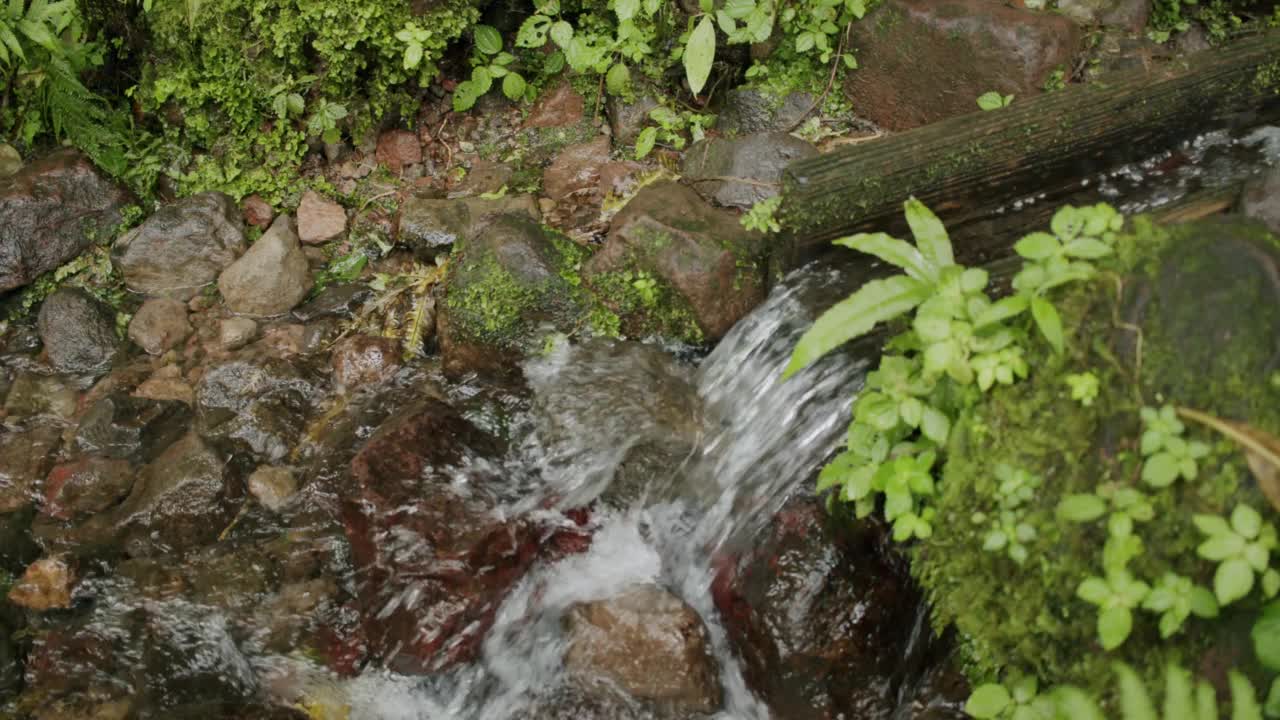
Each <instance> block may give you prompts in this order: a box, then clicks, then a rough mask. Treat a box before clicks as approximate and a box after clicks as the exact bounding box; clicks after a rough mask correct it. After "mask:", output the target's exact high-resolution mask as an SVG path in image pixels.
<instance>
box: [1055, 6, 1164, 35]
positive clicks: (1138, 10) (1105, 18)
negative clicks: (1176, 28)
mask: <svg viewBox="0 0 1280 720" xmlns="http://www.w3.org/2000/svg"><path fill="white" fill-rule="evenodd" d="M1058 12H1060V13H1062V14H1063V15H1066V16H1067V17H1069V18H1071V19H1072V20H1074V21H1076V22H1077V23H1080V24H1081V25H1113V26H1116V27H1122V28H1124V29H1126V30H1129V31H1133V32H1136V31H1138V30H1141V29H1142V28H1144V27H1146V24H1147V20H1148V19H1149V18H1150V17H1151V2H1150V1H1149V0H1058Z"/></svg>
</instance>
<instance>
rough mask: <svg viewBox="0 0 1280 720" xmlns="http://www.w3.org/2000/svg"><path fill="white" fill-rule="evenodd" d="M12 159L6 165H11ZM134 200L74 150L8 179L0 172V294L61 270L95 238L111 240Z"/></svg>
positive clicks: (47, 158)
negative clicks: (58, 268)
mask: <svg viewBox="0 0 1280 720" xmlns="http://www.w3.org/2000/svg"><path fill="white" fill-rule="evenodd" d="M4 147H8V146H7V145H6V146H4ZM9 149H10V151H12V148H9ZM13 154H14V155H16V153H13ZM11 160H12V157H9V158H8V159H7V160H6V161H5V162H6V164H8V166H9V167H12V165H11V164H9V163H11ZM18 165H19V167H21V160H19V161H18ZM132 200H133V197H132V196H131V195H130V193H129V191H128V190H125V189H124V188H123V187H122V186H120V185H119V184H117V183H115V182H113V181H112V180H110V179H109V178H107V176H106V175H105V174H104V173H102V172H101V171H99V170H98V169H97V168H95V167H94V166H93V163H91V162H89V160H88V159H87V158H85V156H84V155H82V154H80V153H79V152H77V151H75V150H59V151H58V152H55V153H52V154H50V155H48V156H46V157H44V158H41V159H40V160H36V161H35V162H33V163H31V164H30V165H27V166H26V167H21V169H19V170H16V172H14V173H13V174H12V175H11V176H9V177H4V176H3V175H2V174H0V292H4V291H7V290H12V289H13V288H17V287H22V286H23V285H26V284H28V283H30V282H32V281H33V280H35V279H36V278H37V277H39V276H40V275H42V274H43V273H46V272H49V271H50V270H53V269H55V268H57V267H58V266H59V265H62V264H63V263H65V262H67V261H68V260H71V259H72V258H74V257H75V256H77V255H79V254H80V253H82V252H84V251H85V250H87V249H88V248H89V245H90V244H91V243H92V242H93V240H94V239H97V240H106V239H107V238H108V237H109V236H110V235H111V234H112V232H113V231H114V230H115V228H116V226H118V225H119V224H120V221H121V219H122V216H121V210H122V209H123V208H124V207H125V206H126V205H128V204H129V203H130V202H132Z"/></svg>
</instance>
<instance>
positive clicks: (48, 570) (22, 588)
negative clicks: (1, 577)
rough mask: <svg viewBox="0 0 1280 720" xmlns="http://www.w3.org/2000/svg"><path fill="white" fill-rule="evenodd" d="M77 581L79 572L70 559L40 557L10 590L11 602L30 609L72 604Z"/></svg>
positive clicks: (63, 606)
mask: <svg viewBox="0 0 1280 720" xmlns="http://www.w3.org/2000/svg"><path fill="white" fill-rule="evenodd" d="M74 585H75V574H74V573H73V572H72V570H71V566H70V565H69V564H67V561H66V560H64V559H62V558H57V557H44V558H40V559H39V560H37V561H35V562H33V563H31V565H30V566H28V567H27V570H26V572H24V573H22V577H21V578H19V579H18V582H17V583H16V584H15V585H14V586H13V589H12V590H10V591H9V602H11V603H13V604H14V605H17V606H18V607H24V608H27V609H28V610H39V611H43V610H53V609H56V608H69V607H71V589H72V587H73V586H74Z"/></svg>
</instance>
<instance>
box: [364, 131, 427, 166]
mask: <svg viewBox="0 0 1280 720" xmlns="http://www.w3.org/2000/svg"><path fill="white" fill-rule="evenodd" d="M375 157H376V158H377V160H378V162H379V163H381V164H383V165H385V166H387V169H388V170H390V171H391V172H393V173H399V172H401V171H403V170H404V169H405V168H406V167H408V166H410V165H417V164H418V163H420V162H422V144H421V143H419V142H418V136H417V135H414V134H413V133H411V132H409V131H408V130H388V131H386V132H384V133H382V135H380V136H379V137H378V150H377V153H376V155H375Z"/></svg>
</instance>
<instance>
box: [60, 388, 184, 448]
mask: <svg viewBox="0 0 1280 720" xmlns="http://www.w3.org/2000/svg"><path fill="white" fill-rule="evenodd" d="M191 416H192V414H191V408H190V407H189V406H188V405H186V404H185V403H182V402H178V401H176V400H148V399H146V398H140V397H132V396H129V395H125V394H123V393H113V394H111V395H108V396H107V397H104V398H102V399H101V400H98V401H97V402H95V403H94V404H93V405H91V406H89V409H88V410H86V411H85V413H84V416H83V417H81V418H80V424H79V425H78V426H77V427H76V434H75V442H74V446H75V449H76V450H77V451H79V452H81V453H88V454H96V455H105V456H107V457H113V458H121V459H128V460H132V461H134V462H137V463H139V464H142V463H147V462H150V461H152V460H154V459H155V457H156V456H157V455H159V454H160V452H161V451H162V450H164V449H165V448H166V447H168V446H169V445H171V444H172V443H173V442H174V441H175V440H177V439H178V437H180V436H181V435H182V434H183V433H184V432H186V431H187V427H188V426H189V425H190V424H191Z"/></svg>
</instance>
